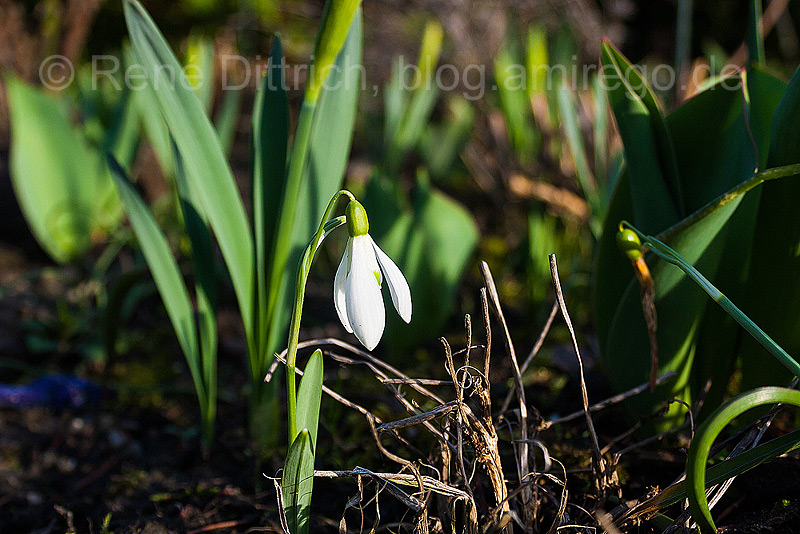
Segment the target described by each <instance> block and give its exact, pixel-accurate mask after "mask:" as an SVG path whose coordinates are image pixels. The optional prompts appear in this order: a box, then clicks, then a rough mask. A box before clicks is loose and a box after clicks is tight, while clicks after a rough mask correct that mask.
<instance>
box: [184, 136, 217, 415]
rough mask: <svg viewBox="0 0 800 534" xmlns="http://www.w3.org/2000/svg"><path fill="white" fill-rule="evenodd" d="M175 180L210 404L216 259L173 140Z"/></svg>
mask: <svg viewBox="0 0 800 534" xmlns="http://www.w3.org/2000/svg"><path fill="white" fill-rule="evenodd" d="M173 154H174V161H175V179H176V180H175V181H176V184H177V189H178V199H179V201H180V208H181V212H182V214H183V222H184V226H185V228H186V233H187V234H188V236H189V242H190V243H191V247H192V265H193V267H194V277H195V294H196V296H197V321H198V323H197V326H198V333H199V336H200V355H201V358H202V362H203V365H202V367H203V371H204V377H203V380H204V384H205V387H206V391H208V393H209V397H210V404H211V405H215V404H216V391H217V313H216V312H217V282H216V268H215V267H216V261H215V258H214V249H213V246H212V243H211V234H210V232H209V230H208V222H207V219H206V216H205V214H204V213H203V212H202V208H201V206H200V203H199V201H198V199H197V195H196V194H193V190H192V187H191V185H190V182H189V180H188V179H187V177H186V172H185V167H184V163H183V158H182V157H181V155H180V153H178V151H177V147H176V146H175V145H174V144H173Z"/></svg>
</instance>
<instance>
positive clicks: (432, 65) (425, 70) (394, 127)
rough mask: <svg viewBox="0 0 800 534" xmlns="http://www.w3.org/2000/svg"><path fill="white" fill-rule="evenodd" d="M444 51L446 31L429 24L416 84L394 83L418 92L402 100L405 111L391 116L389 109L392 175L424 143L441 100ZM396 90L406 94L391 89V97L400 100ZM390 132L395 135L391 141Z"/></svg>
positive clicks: (388, 156) (388, 151)
mask: <svg viewBox="0 0 800 534" xmlns="http://www.w3.org/2000/svg"><path fill="white" fill-rule="evenodd" d="M441 48H442V28H441V26H439V24H438V23H436V22H429V23H428V24H427V25H426V27H425V35H424V36H423V40H422V44H421V45H420V58H419V64H418V68H419V75H418V76H416V77H415V78H414V79H413V80H407V79H406V80H400V79H399V75H398V78H397V79H396V80H395V79H393V80H392V82H393V85H394V84H395V83H397V82H400V85H404V84H408V83H411V84H412V87H413V88H414V89H413V91H412V92H411V94H410V96H408V97H405V96H403V98H402V99H401V102H402V103H403V107H402V108H401V109H399V110H397V111H394V110H392V111H391V112H390V110H389V109H387V125H386V131H387V140H388V143H387V147H386V167H387V168H388V170H389V172H390V173H391V174H394V173H396V172H397V170H398V169H399V167H400V165H401V164H402V163H403V160H404V159H405V157H406V156H407V155H408V152H409V151H410V150H412V149H413V148H414V147H415V146H417V145H418V144H419V143H420V141H421V139H422V135H423V133H424V132H425V126H426V125H427V124H428V120H429V119H430V116H431V113H432V112H433V106H434V105H435V104H436V101H437V100H438V99H439V93H440V91H439V88H438V86H437V85H436V84H435V83H433V76H434V73H435V70H436V65H438V63H439V54H440V53H441ZM398 64H399V62H398ZM395 90H400V91H401V92H403V90H402V88H399V89H395V88H393V87H392V86H390V92H389V96H393V97H394V98H397V96H396V95H394V94H393V91H395ZM387 104H390V105H394V102H390V101H388V100H387ZM395 115H396V118H395ZM389 119H391V120H389ZM389 132H391V136H390V137H389V136H388V134H389Z"/></svg>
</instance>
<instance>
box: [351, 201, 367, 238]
mask: <svg viewBox="0 0 800 534" xmlns="http://www.w3.org/2000/svg"><path fill="white" fill-rule="evenodd" d="M346 215H347V231H348V232H349V233H350V237H358V236H360V235H367V234H368V233H369V220H368V219H367V210H365V209H364V206H362V205H361V202H359V201H358V200H351V201H350V203H349V204H348V205H347V211H346Z"/></svg>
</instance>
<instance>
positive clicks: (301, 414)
mask: <svg viewBox="0 0 800 534" xmlns="http://www.w3.org/2000/svg"><path fill="white" fill-rule="evenodd" d="M322 364H323V362H322V351H321V350H319V349H317V350H315V351H314V353H313V354H312V355H311V357H310V358H309V359H308V363H307V364H306V368H305V369H304V370H303V378H302V379H301V380H300V387H299V388H298V390H297V428H306V429H308V432H309V436H310V438H311V448H312V449H314V450H315V449H316V448H317V426H318V425H319V407H320V402H321V400H322V371H323V368H322Z"/></svg>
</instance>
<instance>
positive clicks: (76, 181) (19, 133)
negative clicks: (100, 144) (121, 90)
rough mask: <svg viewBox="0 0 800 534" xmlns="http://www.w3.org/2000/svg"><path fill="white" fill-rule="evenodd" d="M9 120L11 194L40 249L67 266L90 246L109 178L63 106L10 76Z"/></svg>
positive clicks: (105, 207) (99, 159)
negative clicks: (13, 194) (14, 194)
mask: <svg viewBox="0 0 800 534" xmlns="http://www.w3.org/2000/svg"><path fill="white" fill-rule="evenodd" d="M6 87H7V88H8V99H9V111H10V120H11V136H12V138H11V154H10V172H11V182H12V184H13V186H14V192H15V193H16V195H17V199H18V201H19V204H20V208H21V209H22V213H23V214H24V215H25V219H26V220H27V221H28V224H29V225H30V227H31V230H32V232H33V235H34V236H35V237H36V239H37V241H38V242H39V243H40V244H41V246H42V248H44V250H45V251H46V252H47V253H48V254H49V255H50V256H51V257H52V258H53V259H54V260H56V261H58V262H62V263H63V262H68V261H71V260H73V259H75V258H77V257H79V256H81V255H82V254H84V253H85V252H86V251H87V250H88V249H89V248H90V247H91V245H92V241H91V235H92V232H93V231H94V230H97V229H99V225H98V220H99V217H100V215H102V214H103V210H109V209H110V207H109V205H108V201H110V200H111V199H108V198H104V197H106V194H105V193H104V191H106V189H107V187H108V186H110V187H111V188H112V189H111V192H112V193H114V195H113V197H114V199H116V202H117V203H118V202H119V200H118V197H117V196H116V193H115V192H114V191H113V185H111V178H110V177H109V176H108V171H107V168H106V166H105V162H104V161H103V159H102V157H101V156H100V154H99V153H97V152H95V151H93V150H92V149H91V148H90V147H89V146H88V145H87V143H86V141H85V139H83V138H82V136H80V135H79V134H78V133H77V132H76V131H75V129H74V128H73V126H72V124H71V123H70V121H69V118H68V117H67V115H66V110H65V107H64V106H63V105H62V102H59V101H58V100H56V99H54V98H53V97H51V96H49V95H48V94H46V93H44V92H43V91H41V90H39V89H36V88H34V87H31V86H29V85H27V84H26V83H25V82H23V81H21V80H18V79H17V78H15V77H13V76H8V77H6Z"/></svg>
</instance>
